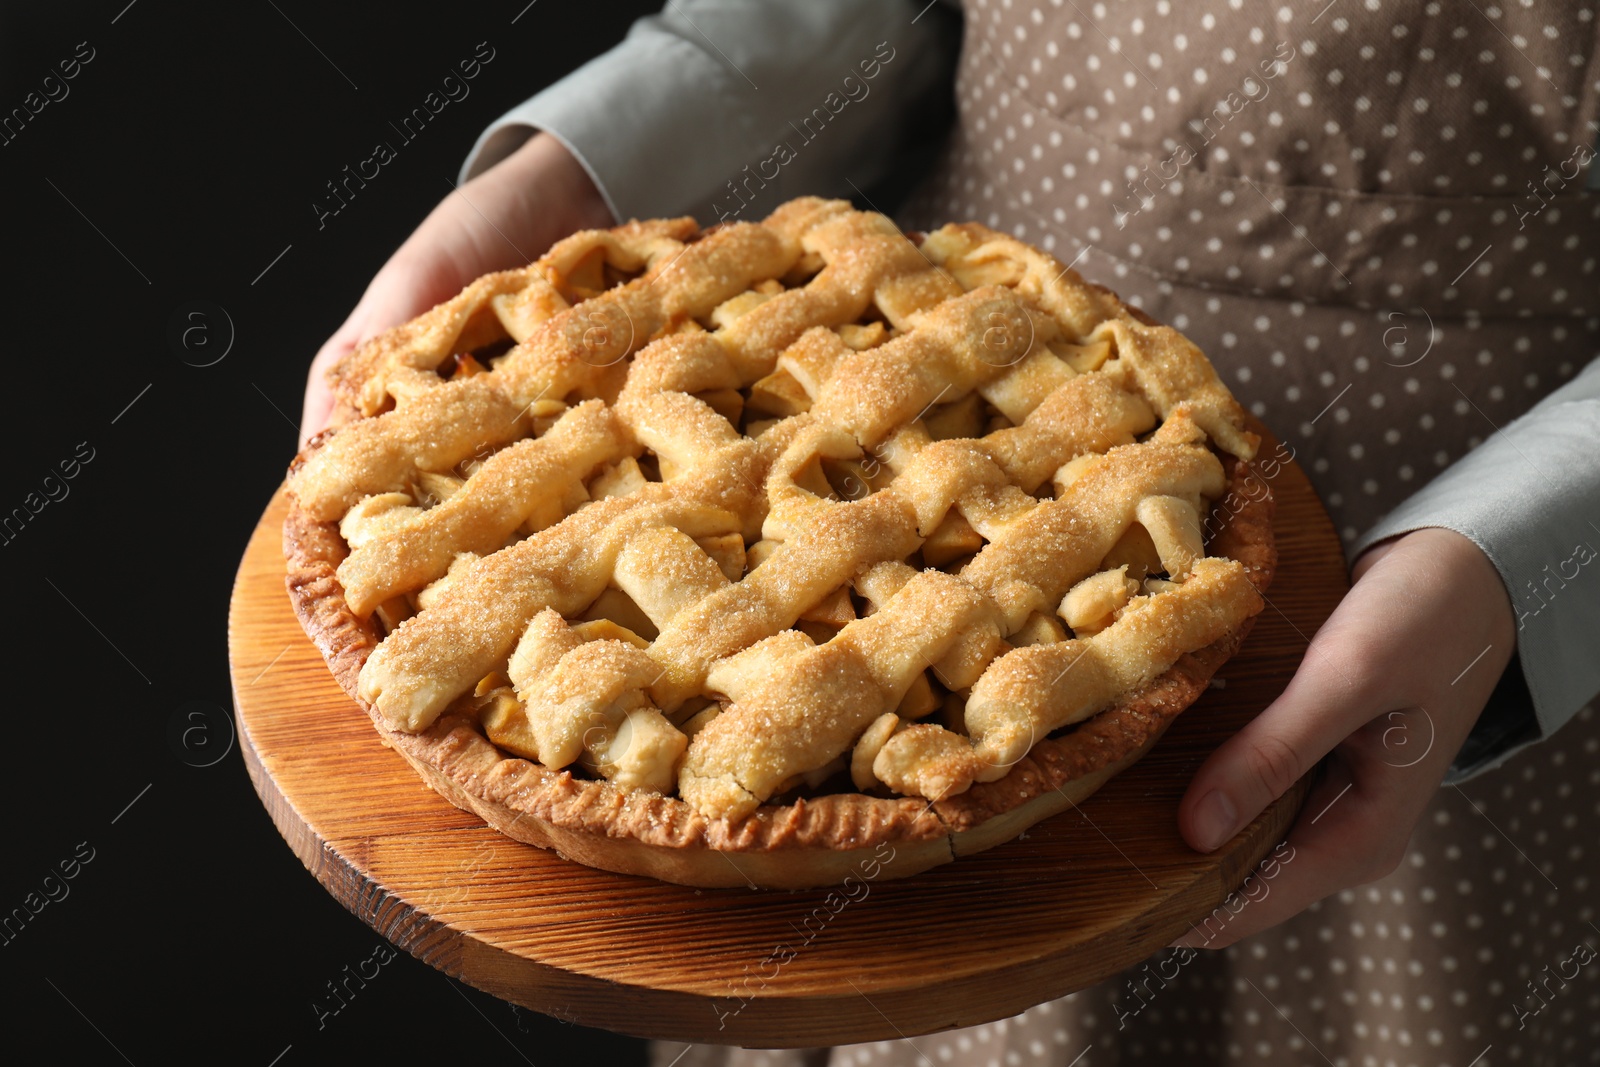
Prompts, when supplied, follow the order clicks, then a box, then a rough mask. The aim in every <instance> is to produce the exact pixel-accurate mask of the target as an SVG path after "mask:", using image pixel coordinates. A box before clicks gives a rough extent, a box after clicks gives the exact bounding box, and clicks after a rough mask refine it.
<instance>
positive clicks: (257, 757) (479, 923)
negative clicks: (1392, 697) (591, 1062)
mask: <svg viewBox="0 0 1600 1067" xmlns="http://www.w3.org/2000/svg"><path fill="white" fill-rule="evenodd" d="M1277 447H1278V446H1277V445H1276V443H1275V442H1274V441H1272V440H1271V439H1270V438H1269V439H1267V440H1266V441H1264V442H1263V446H1262V450H1261V455H1262V456H1271V455H1273V454H1274V452H1273V450H1274V449H1275V448H1277ZM1277 454H1278V455H1280V456H1281V455H1283V454H1286V453H1285V452H1279V453H1277ZM1270 484H1271V486H1272V488H1273V491H1274V492H1275V494H1276V496H1277V498H1278V511H1277V520H1276V523H1275V527H1276V533H1277V538H1278V548H1279V557H1280V558H1279V566H1278V573H1277V578H1276V580H1275V581H1274V583H1273V585H1272V588H1271V589H1270V590H1268V606H1267V608H1266V609H1265V610H1264V611H1263V612H1262V614H1261V615H1260V616H1259V618H1258V619H1257V621H1256V625H1255V629H1254V630H1253V631H1252V632H1251V634H1250V636H1249V638H1248V640H1247V641H1246V642H1245V645H1244V647H1243V649H1242V650H1241V651H1240V653H1239V654H1238V655H1237V656H1235V657H1234V658H1233V659H1231V660H1229V661H1228V662H1227V663H1226V664H1225V665H1224V666H1223V668H1222V670H1221V671H1220V672H1219V674H1218V678H1217V680H1216V681H1214V682H1213V686H1212V688H1211V689H1210V690H1209V691H1207V692H1206V693H1205V695H1204V696H1203V697H1202V698H1201V699H1200V701H1199V702H1198V703H1196V704H1195V705H1194V706H1193V707H1191V708H1189V709H1188V710H1187V711H1185V712H1184V713H1183V714H1182V715H1180V716H1179V717H1178V719H1177V721H1176V723H1175V724H1174V725H1173V726H1172V727H1171V729H1169V730H1168V731H1167V734H1166V735H1165V736H1164V737H1163V738H1162V740H1161V741H1160V742H1159V743H1158V744H1157V745H1156V747H1155V748H1154V749H1153V750H1151V752H1150V753H1149V754H1148V755H1146V756H1145V758H1144V759H1142V760H1140V761H1139V762H1138V763H1137V764H1135V765H1134V766H1133V767H1132V768H1130V769H1129V770H1127V771H1124V772H1123V773H1122V774H1121V775H1119V776H1117V777H1116V778H1113V779H1112V780H1111V781H1110V782H1109V783H1107V784H1106V785H1105V786H1104V787H1103V788H1102V789H1101V790H1100V791H1099V792H1097V793H1096V794H1094V796H1092V797H1091V798H1090V799H1088V800H1087V801H1085V802H1084V803H1083V804H1081V805H1080V806H1078V807H1077V808H1076V809H1074V810H1070V811H1067V812H1065V813H1063V814H1061V815H1058V816H1055V817H1053V818H1050V819H1047V820H1045V821H1043V822H1041V823H1039V824H1038V825H1036V826H1034V827H1033V828H1032V829H1030V830H1029V831H1028V832H1027V833H1026V834H1025V835H1024V836H1023V837H1021V838H1019V839H1018V840H1015V841H1011V842H1008V843H1006V844H1003V845H1000V846H997V847H995V848H993V849H990V850H988V851H986V852H983V853H980V854H978V855H975V856H968V857H964V858H962V859H958V860H956V861H954V862H952V863H948V864H945V865H943V866H940V867H936V868H934V869H933V870H931V871H927V872H925V873H923V874H920V875H916V876H913V877H911V878H908V879H905V880H901V881H878V882H872V883H866V884H862V885H858V886H856V887H855V888H854V889H853V890H852V897H846V896H844V895H843V894H842V893H839V892H837V891H830V890H826V889H817V890H803V891H793V892H789V891H777V890H767V891H751V890H749V889H692V888H688V887H685V886H679V885H671V884H668V883H665V882H658V881H654V880H652V879H646V878H637V877H629V876H626V875H619V874H611V873H609V872H606V871H600V870H594V869H592V868H589V867H585V866H582V865H580V864H577V863H574V862H570V861H568V860H564V859H562V858H561V857H560V856H558V855H556V854H555V853H553V852H548V851H545V850H543V849H539V848H535V847H533V846H530V845H524V844H520V843H518V842H516V841H512V840H510V839H509V838H506V837H504V836H502V835H500V834H499V833H498V832H496V831H494V830H491V829H490V828H489V827H488V826H486V825H485V824H484V823H483V822H482V821H481V820H480V819H478V818H477V817H476V816H474V815H470V814H468V813H466V812H463V811H461V810H459V809H457V808H455V807H454V806H452V805H451V804H450V803H449V802H448V801H446V800H445V799H444V798H442V797H440V796H439V795H438V794H436V793H434V792H432V791H431V790H430V789H428V788H427V787H426V786H424V785H423V783H422V781H421V779H420V778H418V776H417V775H416V773H415V772H414V771H413V770H412V769H411V767H410V766H408V765H407V763H406V762H405V760H404V759H402V758H401V757H400V755H399V754H398V753H395V752H392V751H390V750H389V749H388V748H386V747H385V746H384V745H383V744H382V743H381V742H380V741H379V738H378V735H377V733H376V732H375V731H374V730H373V728H372V723H371V722H370V720H369V719H368V718H367V715H366V713H365V712H364V711H363V710H362V709H361V708H360V707H358V706H357V705H356V704H355V703H354V702H353V701H351V699H350V698H349V697H348V696H346V695H345V693H344V692H343V690H341V689H340V688H339V686H338V684H337V683H336V682H335V681H334V679H333V677H332V675H330V674H329V672H328V669H327V667H326V666H324V664H323V661H322V657H321V656H320V654H319V653H318V652H317V650H316V648H315V647H314V646H313V645H312V644H311V642H310V641H309V640H308V639H307V638H306V636H305V634H304V632H303V631H302V630H301V628H300V624H299V622H298V621H297V620H296V619H295V616H294V612H293V611H292V609H291V608H290V606H289V600H288V595H287V593H286V592H285V589H284V562H283V556H282V552H281V548H280V532H281V527H282V523H283V517H284V511H285V501H284V497H283V492H282V490H281V489H280V490H279V492H278V493H277V494H276V495H275V496H274V497H273V499H272V502H271V503H270V504H269V505H268V506H267V509H266V512H265V513H264V514H263V515H262V517H261V522H260V523H259V525H258V526H257V527H256V530H255V533H254V535H253V536H252V537H251V540H250V544H249V547H248V548H247V549H246V550H245V555H244V559H243V561H242V562H241V563H240V566H239V573H238V577H237V579H236V581H235V584H234V590H233V599H232V604H231V607H230V612H229V626H228V648H229V659H230V667H231V671H232V677H233V691H234V702H235V706H236V708H237V713H238V725H239V737H240V742H241V749H242V751H243V753H244V756H245V763H246V766H247V767H248V769H249V772H250V776H251V779H252V780H253V781H254V783H255V787H256V791H257V792H258V793H259V794H260V795H261V799H262V802H263V803H264V804H265V805H266V807H267V810H268V812H269V813H270V814H271V816H272V819H273V821H274V822H275V823H276V824H277V826H278V829H279V831H280V832H282V834H283V836H284V838H285V839H286V840H287V841H288V842H289V845H290V847H291V848H293V849H294V851H295V853H296V854H297V855H298V856H299V857H300V859H301V860H302V861H303V862H304V863H305V865H306V867H307V868H308V869H309V870H310V871H311V873H312V874H314V875H315V876H316V877H317V879H318V880H319V881H320V882H322V884H323V885H324V886H326V887H327V889H328V891H329V892H331V893H332V894H333V895H334V896H335V897H336V898H337V899H338V900H339V901H340V902H341V903H343V904H344V905H345V906H346V907H347V908H349V909H350V910H351V911H352V912H354V913H355V914H356V915H357V916H358V917H360V918H361V919H362V920H364V921H365V922H367V923H368V924H369V925H371V926H372V927H373V928H374V929H375V930H377V931H378V932H379V933H380V934H382V935H383V936H384V937H386V938H388V939H389V940H390V941H393V942H394V943H395V944H396V945H399V946H400V947H401V948H404V949H406V950H407V951H408V952H410V953H411V954H412V955H414V956H416V957H417V958H418V959H421V960H423V961H425V962H426V963H429V964H431V965H432V966H434V967H437V968H439V969H440V970H442V971H444V972H445V973H447V974H449V975H452V976H454V977H456V978H459V979H461V980H462V981H465V982H468V983H470V984H472V985H474V986H476V987H477V988H479V989H482V990H484V991H486V992H489V993H492V994H494V995H495V996H497V997H501V998H503V999H505V1000H508V1001H512V1002H514V1003H516V1004H520V1005H522V1006H524V1007H527V1008H531V1009H533V1010H535V1011H539V1012H543V1013H545V1014H547V1015H551V1016H554V1017H556V1018H559V1019H563V1020H567V1021H570V1022H577V1023H582V1024H584V1025H588V1026H597V1027H602V1028H604V1029H607V1030H612V1031H617V1032H621V1033H627V1034H634V1035H638V1036H641V1037H652V1038H671V1039H675V1040H681V1041H704V1042H715V1043H719V1044H734V1045H744V1046H747V1047H784V1048H794V1047H807V1046H818V1045H834V1044H849V1043H854V1042H860V1041H872V1040H885V1039H890V1038H895V1037H905V1036H916V1035H918V1034H925V1033H931V1032H933V1031H937V1030H945V1029H949V1028H952V1027H961V1026H972V1025H976V1024H978V1023H982V1022H988V1021H990V1020H994V1019H1000V1018H1005V1017H1008V1016H1011V1015H1015V1014H1017V1013H1018V1012H1021V1011H1023V1010H1025V1009H1026V1008H1028V1007H1031V1006H1032V1005H1034V1004H1037V1003H1040V1002H1042V1001H1045V1000H1050V999H1053V998H1056V997H1060V996H1064V995H1065V994H1067V993H1070V992H1072V991H1074V990H1077V989H1082V988H1085V987H1087V986H1090V985H1093V984H1095V983H1097V982H1100V981H1102V980H1104V979H1105V978H1107V977H1109V976H1111V975H1114V974H1115V973H1117V972H1118V971H1119V970H1121V969H1123V968H1125V967H1127V966H1129V965H1131V964H1133V963H1136V962H1138V961H1140V960H1142V959H1145V958H1147V957H1148V956H1150V955H1151V954H1153V953H1155V952H1157V951H1159V950H1160V949H1161V948H1162V947H1163V946H1165V945H1167V944H1169V943H1170V942H1171V941H1172V939H1173V938H1175V937H1176V936H1178V935H1179V934H1180V933H1181V932H1183V931H1184V930H1185V929H1187V928H1188V926H1189V925H1190V923H1191V922H1195V921H1198V920H1199V919H1201V918H1202V917H1204V916H1206V915H1208V914H1209V913H1210V912H1211V911H1212V909H1213V908H1215V907H1216V906H1217V905H1218V904H1220V903H1221V902H1222V900H1223V899H1224V898H1225V897H1226V896H1227V895H1228V893H1229V892H1230V891H1232V890H1233V889H1234V888H1236V887H1237V886H1238V885H1239V884H1240V883H1241V882H1242V881H1243V880H1244V877H1245V875H1246V874H1247V873H1249V871H1250V870H1251V869H1252V868H1253V867H1254V866H1255V864H1256V863H1258V862H1259V861H1260V859H1261V858H1262V857H1263V856H1264V855H1265V854H1266V853H1267V852H1268V851H1269V850H1270V849H1271V848H1272V846H1273V845H1274V844H1276V843H1277V842H1278V841H1280V840H1281V839H1282V838H1283V836H1284V834H1285V832H1286V831H1287V829H1288V827H1289V826H1290V824H1291V823H1292V822H1293V821H1294V818H1295V815H1296V814H1297V813H1298V811H1299V808H1300V805H1301V803H1302V801H1303V800H1304V797H1305V793H1306V791H1307V789H1308V788H1309V780H1303V781H1302V782H1300V783H1299V784H1298V785H1297V786H1296V788H1294V789H1292V790H1290V792H1289V793H1288V794H1287V795H1286V796H1284V797H1283V798H1282V799H1281V800H1280V801H1279V802H1277V803H1276V804H1274V805H1273V806H1272V807H1270V808H1269V809H1268V810H1267V811H1266V812H1265V813H1263V814H1262V816H1261V817H1260V818H1259V819H1257V820H1256V821H1255V822H1254V823H1253V824H1252V825H1251V826H1250V827H1248V828H1247V829H1245V830H1244V831H1243V832H1241V833H1240V834H1239V835H1238V837H1236V838H1235V839H1234V840H1233V841H1232V842H1230V843H1229V844H1228V845H1227V846H1226V847H1224V848H1222V849H1219V850H1218V851H1217V852H1215V853H1213V854H1211V855H1205V856H1202V855H1199V854H1197V853H1195V852H1193V851H1191V850H1190V849H1189V848H1188V847H1187V846H1186V845H1185V844H1184V843H1183V841H1182V839H1181V838H1180V837H1179V836H1178V832H1177V828H1176V812H1177V807H1178V801H1179V799H1180V798H1181V797H1182V796H1183V792H1184V788H1185V786H1186V785H1187V783H1188V781H1189V778H1190V776H1191V775H1192V774H1193V773H1194V771H1195V770H1196V769H1197V768H1198V767H1199V766H1200V763H1201V762H1202V761H1203V760H1204V759H1205V757H1206V756H1207V755H1208V754H1209V753H1210V752H1211V751H1212V750H1213V749H1214V748H1215V747H1216V746H1217V745H1218V744H1219V743H1220V742H1221V741H1222V740H1223V739H1224V738H1226V737H1228V736H1229V735H1231V734H1232V733H1233V732H1234V731H1236V730H1237V729H1238V728H1239V727H1240V726H1242V725H1243V724H1244V723H1246V722H1247V721H1249V719H1251V718H1252V717H1253V716H1254V715H1256V713H1258V712H1259V711H1260V710H1261V709H1262V708H1264V707H1265V706H1266V705H1267V704H1268V703H1269V702H1270V701H1271V700H1272V699H1273V698H1274V697H1275V696H1276V695H1277V694H1278V693H1279V692H1280V691H1281V690H1282V688H1283V686H1284V684H1285V683H1286V682H1287V681H1288V679H1289V678H1290V676H1291V675H1292V674H1293V673H1294V670H1295V668H1296V666H1297V665H1298V664H1299V662H1300V658H1301V656H1302V654H1303V653H1304V651H1305V647H1306V643H1307V639H1308V638H1309V636H1310V635H1311V634H1313V633H1315V632H1316V630H1317V628H1318V627H1319V626H1320V625H1321V624H1322V622H1323V620H1324V619H1325V618H1326V617H1327V616H1328V614H1329V613H1330V612H1331V611H1332V610H1333V606H1334V605H1335V604H1336V603H1337V602H1338V600H1339V598H1340V596H1342V595H1343V593H1344V590H1345V588H1346V578H1345V570H1344V563H1343V557H1342V552H1341V549H1340V545H1339V539H1338V536H1337V535H1336V534H1335V533H1334V530H1333V526H1332V524H1331V523H1330V522H1329V520H1328V517H1327V514H1326V513H1325V512H1324V511H1323V509H1322V505H1321V503H1320V502H1319V501H1318V500H1317V498H1316V495H1315V494H1314V493H1313V491H1312V489H1311V486H1310V484H1309V483H1308V482H1307V481H1306V478H1305V475H1304V474H1303V472H1301V471H1300V469H1299V468H1298V467H1296V466H1295V465H1293V464H1292V463H1286V464H1283V465H1282V466H1281V467H1280V469H1279V470H1278V471H1277V473H1276V475H1275V476H1274V477H1273V478H1272V480H1271V483H1270Z"/></svg>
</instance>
